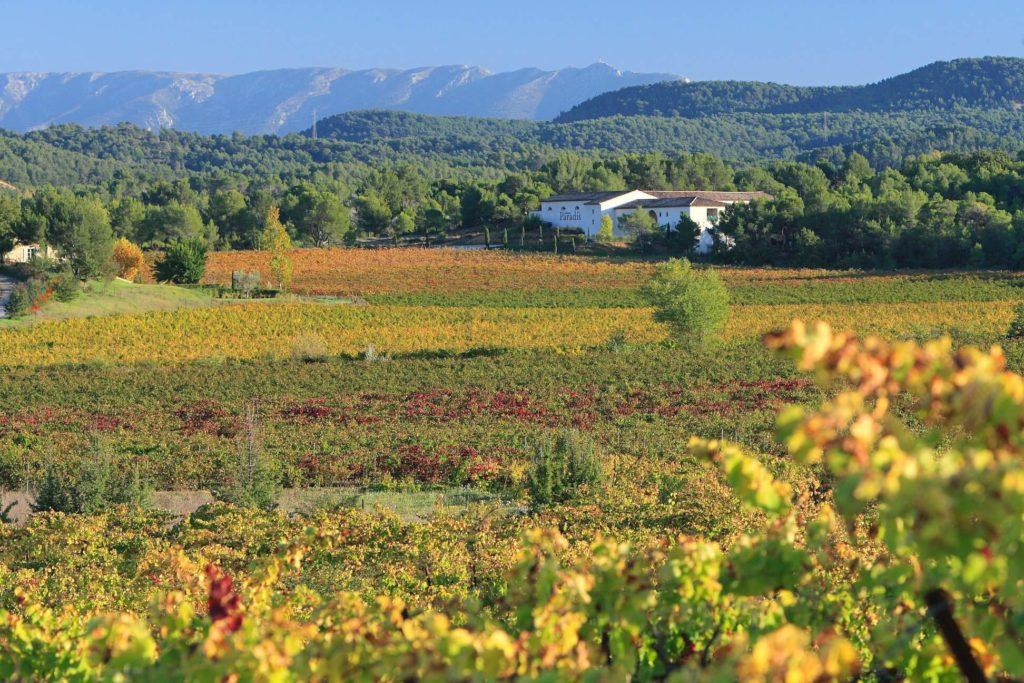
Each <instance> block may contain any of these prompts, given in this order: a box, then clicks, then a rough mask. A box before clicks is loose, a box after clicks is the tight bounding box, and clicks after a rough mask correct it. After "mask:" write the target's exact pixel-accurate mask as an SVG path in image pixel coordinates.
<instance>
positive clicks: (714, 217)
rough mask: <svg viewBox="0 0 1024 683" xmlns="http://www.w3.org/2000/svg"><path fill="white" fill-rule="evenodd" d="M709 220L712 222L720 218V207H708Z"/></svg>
mask: <svg viewBox="0 0 1024 683" xmlns="http://www.w3.org/2000/svg"><path fill="white" fill-rule="evenodd" d="M708 220H709V221H711V222H714V221H717V220H718V209H708Z"/></svg>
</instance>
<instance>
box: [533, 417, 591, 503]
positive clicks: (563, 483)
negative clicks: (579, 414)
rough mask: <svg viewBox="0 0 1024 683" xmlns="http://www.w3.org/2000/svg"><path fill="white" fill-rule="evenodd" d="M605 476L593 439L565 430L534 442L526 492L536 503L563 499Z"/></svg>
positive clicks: (578, 493) (576, 494)
mask: <svg viewBox="0 0 1024 683" xmlns="http://www.w3.org/2000/svg"><path fill="white" fill-rule="evenodd" d="M603 478H604V473H603V471H602V470H601V461H600V457H599V455H598V452H597V448H596V446H595V445H594V442H593V441H592V440H591V439H590V438H589V437H587V436H585V435H583V434H581V433H579V432H576V431H565V432H561V433H559V434H558V435H557V436H556V437H555V438H554V440H542V441H540V442H538V443H536V444H534V452H533V463H532V467H531V468H530V472H529V475H528V478H527V482H526V483H527V493H528V494H529V496H530V502H531V503H532V504H533V506H534V507H542V506H544V505H551V504H554V503H564V502H566V501H569V500H573V499H574V498H577V497H578V496H579V495H580V493H581V492H582V490H583V489H584V488H585V487H593V486H596V485H597V484H599V483H600V482H601V480H602V479H603Z"/></svg>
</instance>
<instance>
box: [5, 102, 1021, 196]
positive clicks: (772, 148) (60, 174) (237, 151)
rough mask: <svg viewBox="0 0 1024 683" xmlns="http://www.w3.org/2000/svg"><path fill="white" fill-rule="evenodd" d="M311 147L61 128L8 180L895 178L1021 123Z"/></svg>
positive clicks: (969, 116)
mask: <svg viewBox="0 0 1024 683" xmlns="http://www.w3.org/2000/svg"><path fill="white" fill-rule="evenodd" d="M318 129H319V130H318V133H319V138H318V139H315V140H314V139H312V137H311V136H310V135H309V134H308V132H307V134H304V135H300V134H293V135H287V136H274V135H257V136H242V135H212V136H204V135H199V134H196V133H187V132H180V131H175V130H163V131H160V132H158V133H155V132H150V131H146V130H143V129H141V128H137V127H134V126H131V125H127V124H125V125H120V126H112V127H105V128H96V129H87V128H82V127H80V126H75V125H62V126H53V127H50V128H47V129H44V130H41V131H36V132H32V133H26V134H17V133H10V132H3V131H0V179H3V180H5V181H7V182H10V183H14V184H15V185H18V186H23V187H33V186H42V185H48V184H55V185H80V184H81V185H96V184H103V183H107V182H109V181H110V180H112V179H114V178H115V177H123V176H126V175H131V176H141V177H147V178H164V179H174V178H182V177H188V176H194V175H202V176H206V175H222V176H244V177H246V178H249V179H250V180H252V179H266V178H276V179H285V178H289V177H309V176H312V175H319V174H326V175H330V176H332V177H335V178H340V179H343V180H345V181H346V182H350V183H351V182H353V181H354V179H356V178H358V177H359V176H360V174H362V173H364V172H365V171H366V170H367V169H368V168H369V167H370V166H374V165H378V164H380V163H400V162H408V163H412V164H415V165H416V166H418V167H420V168H421V169H423V171H424V172H425V173H426V174H427V175H428V177H430V178H431V179H447V180H452V181H455V182H463V181H466V182H471V181H473V180H496V179H498V178H500V177H501V176H502V174H504V173H505V172H508V171H523V172H528V171H535V170H537V169H538V168H540V167H541V166H542V165H544V164H545V163H548V162H550V161H551V160H552V159H555V158H557V157H558V156H559V155H560V154H561V153H563V152H564V151H566V150H571V151H574V152H576V153H579V154H582V155H584V156H587V157H589V158H593V159H603V158H611V157H614V156H615V155H617V154H621V153H622V152H624V151H629V152H663V153H666V154H670V155H671V154H678V153H682V152H707V153H710V154H714V155H715V156H718V157H721V158H724V159H727V160H729V161H731V162H735V163H748V162H757V161H762V160H767V159H787V160H802V161H813V160H814V159H816V158H817V157H818V156H820V155H821V154H823V153H825V154H834V153H840V154H849V153H851V152H858V153H860V154H862V155H864V156H865V157H867V158H868V160H869V162H870V163H871V164H872V166H873V167H874V168H876V169H882V168H885V167H898V166H900V165H902V164H903V163H904V161H905V160H906V159H907V158H908V157H911V156H916V155H920V154H925V153H928V152H931V151H933V150H941V151H950V152H969V151H977V150H984V149H1002V150H1007V151H1011V152H1015V151H1017V150H1018V149H1020V147H1021V145H1022V142H1021V141H1022V140H1024V113H1022V112H1016V111H1011V110H983V109H959V110H956V111H953V112H944V111H940V110H935V111H928V112H893V113H868V112H849V113H843V114H830V115H828V116H827V117H825V116H823V115H821V114H744V113H739V114H730V115H718V116H710V117H705V118H700V119H686V118H660V117H647V116H633V117H612V118H606V119H597V120H594V121H580V122H576V123H567V124H555V123H543V122H540V123H538V122H528V121H505V120H498V119H472V118H460V117H438V116H426V115H419V114H408V113H400V112H356V113H351V114H343V115H339V116H334V117H331V118H328V119H325V120H323V121H321V122H320V124H319V125H318Z"/></svg>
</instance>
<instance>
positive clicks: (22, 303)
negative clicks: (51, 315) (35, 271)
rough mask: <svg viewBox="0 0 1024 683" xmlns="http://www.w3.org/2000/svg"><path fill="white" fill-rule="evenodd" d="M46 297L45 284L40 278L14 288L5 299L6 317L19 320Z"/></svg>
mask: <svg viewBox="0 0 1024 683" xmlns="http://www.w3.org/2000/svg"><path fill="white" fill-rule="evenodd" d="M45 296H46V282H45V281H44V280H43V279H42V278H38V277H33V278H30V279H29V280H26V281H25V282H21V283H19V284H17V285H15V286H14V289H13V290H11V296H10V297H9V298H8V299H7V315H8V316H9V317H11V318H20V317H21V316H23V315H25V314H26V313H28V312H29V311H31V310H32V309H33V308H34V307H35V306H37V305H38V304H40V303H41V301H42V299H43V297H45Z"/></svg>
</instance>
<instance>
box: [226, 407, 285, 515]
mask: <svg viewBox="0 0 1024 683" xmlns="http://www.w3.org/2000/svg"><path fill="white" fill-rule="evenodd" d="M242 427H243V428H242V430H241V431H240V433H239V435H238V445H237V449H236V451H235V457H234V461H233V462H231V463H230V464H229V471H228V472H227V477H226V479H225V480H224V482H223V483H222V486H221V487H220V488H219V489H217V490H215V491H213V496H214V498H216V499H217V500H220V501H223V502H225V503H231V504H232V505H237V506H239V507H243V508H258V509H261V510H273V509H274V508H276V507H277V498H278V495H279V494H280V492H281V476H280V473H279V472H278V470H277V468H276V467H274V466H273V463H272V462H271V461H270V459H269V458H268V457H267V455H266V453H265V452H264V451H263V435H262V433H261V428H260V417H259V409H258V407H257V406H256V404H255V403H249V404H248V405H247V406H246V407H245V416H244V420H243V425H242Z"/></svg>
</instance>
